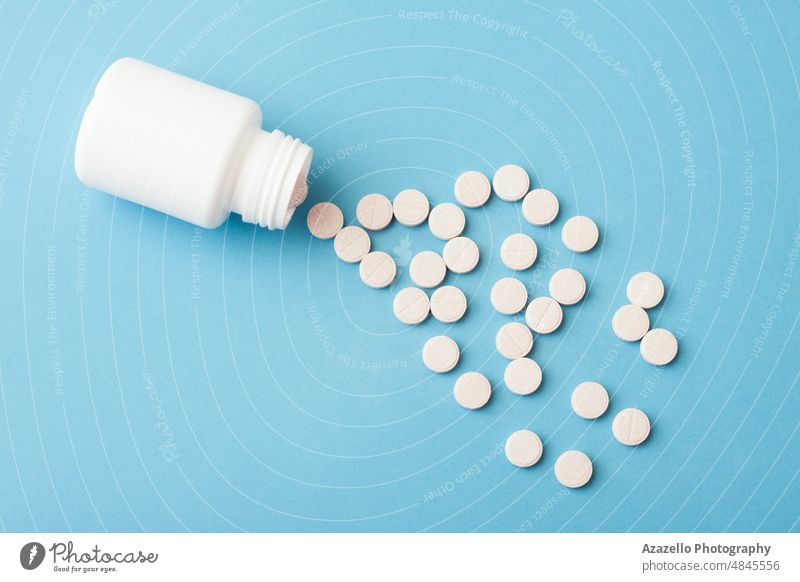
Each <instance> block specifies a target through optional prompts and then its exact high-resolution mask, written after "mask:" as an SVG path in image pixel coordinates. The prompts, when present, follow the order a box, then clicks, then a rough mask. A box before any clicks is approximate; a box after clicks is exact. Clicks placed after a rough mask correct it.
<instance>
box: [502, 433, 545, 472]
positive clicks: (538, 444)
mask: <svg viewBox="0 0 800 582" xmlns="http://www.w3.org/2000/svg"><path fill="white" fill-rule="evenodd" d="M505 451H506V458H508V460H509V461H510V462H511V464H512V465H516V466H517V467H532V466H533V465H535V464H536V463H538V462H539V459H541V458H542V451H544V447H543V446H542V439H540V438H539V435H537V434H536V433H535V432H533V431H530V430H524V429H523V430H518V431H516V432H513V433H511V436H509V437H508V440H506V446H505Z"/></svg>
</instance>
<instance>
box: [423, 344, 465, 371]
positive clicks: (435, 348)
mask: <svg viewBox="0 0 800 582" xmlns="http://www.w3.org/2000/svg"><path fill="white" fill-rule="evenodd" d="M460 355H461V352H460V351H459V349H458V344H456V342H455V341H453V339H452V338H449V337H447V336H446V335H437V336H434V337H432V338H431V339H429V340H428V341H427V342H425V346H423V348H422V362H423V363H424V364H425V366H427V368H428V369H429V370H431V371H433V372H438V373H440V374H442V373H444V372H449V371H450V370H452V369H453V368H455V367H456V364H458V358H459V357H460Z"/></svg>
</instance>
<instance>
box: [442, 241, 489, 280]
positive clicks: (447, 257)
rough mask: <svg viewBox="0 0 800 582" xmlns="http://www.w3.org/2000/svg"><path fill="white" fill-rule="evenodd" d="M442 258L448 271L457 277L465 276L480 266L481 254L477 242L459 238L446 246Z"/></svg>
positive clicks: (448, 242)
mask: <svg viewBox="0 0 800 582" xmlns="http://www.w3.org/2000/svg"><path fill="white" fill-rule="evenodd" d="M442 258H444V264H445V265H447V268H448V269H450V270H451V271H452V272H453V273H455V274H457V275H463V274H465V273H469V272H470V271H472V270H473V269H474V268H475V267H476V266H478V261H479V260H480V258H481V252H480V250H478V245H476V244H475V241H473V240H472V239H470V238H467V237H465V236H457V237H456V238H452V239H450V240H449V241H447V243H446V244H445V245H444V250H443V251H442Z"/></svg>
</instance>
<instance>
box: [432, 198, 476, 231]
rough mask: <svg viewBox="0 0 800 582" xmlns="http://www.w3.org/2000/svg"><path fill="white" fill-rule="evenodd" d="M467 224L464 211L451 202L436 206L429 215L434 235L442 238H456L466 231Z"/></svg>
mask: <svg viewBox="0 0 800 582" xmlns="http://www.w3.org/2000/svg"><path fill="white" fill-rule="evenodd" d="M466 224H467V219H466V218H465V217H464V211H463V210H461V209H460V208H459V207H458V206H456V205H455V204H450V203H449V202H444V203H442V204H437V205H436V206H434V207H433V210H431V214H430V216H429V217H428V227H429V228H430V229H431V232H432V233H433V236H435V237H436V238H440V239H442V240H450V239H451V238H456V237H457V236H459V235H460V234H461V233H462V232H464V226H465V225H466Z"/></svg>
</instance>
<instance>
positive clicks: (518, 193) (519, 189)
mask: <svg viewBox="0 0 800 582" xmlns="http://www.w3.org/2000/svg"><path fill="white" fill-rule="evenodd" d="M530 185H531V180H530V178H529V177H528V172H526V171H525V170H524V169H523V168H521V167H519V166H517V165H516V164H508V165H505V166H503V167H501V168H500V169H498V170H497V172H495V174H494V178H492V187H493V188H494V193H495V194H497V195H498V196H499V197H500V198H502V199H503V200H505V201H507V202H516V201H517V200H521V199H522V197H523V196H525V194H527V192H528V188H529V187H530Z"/></svg>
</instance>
